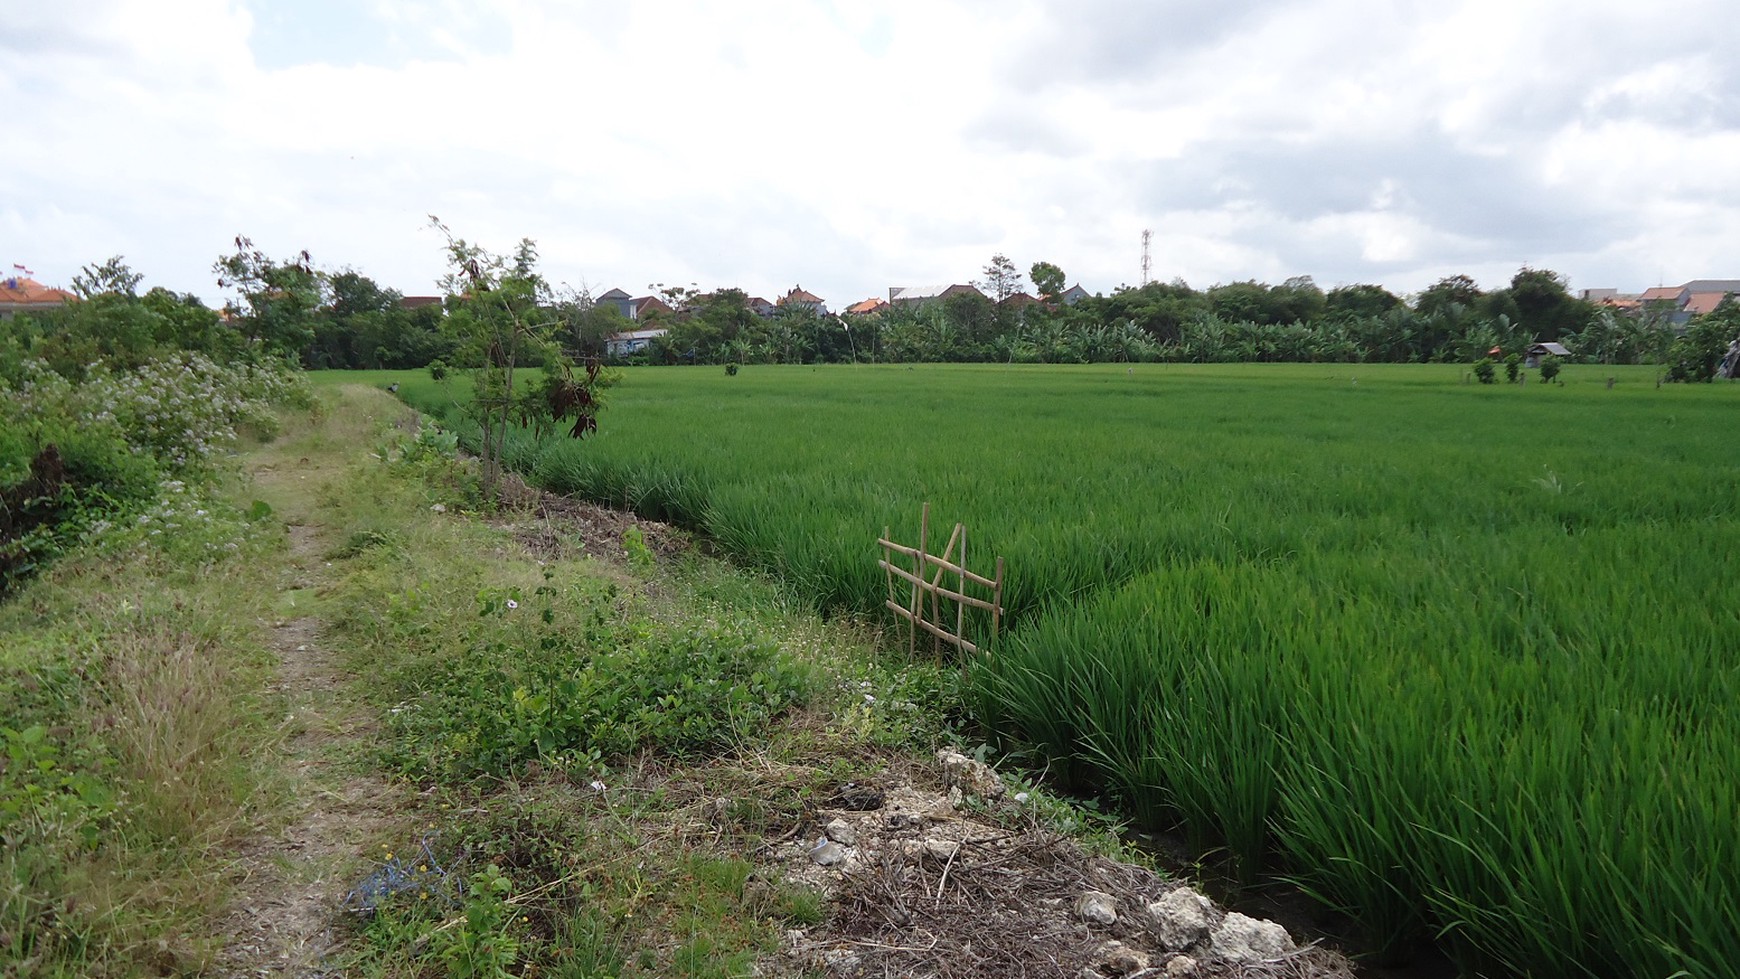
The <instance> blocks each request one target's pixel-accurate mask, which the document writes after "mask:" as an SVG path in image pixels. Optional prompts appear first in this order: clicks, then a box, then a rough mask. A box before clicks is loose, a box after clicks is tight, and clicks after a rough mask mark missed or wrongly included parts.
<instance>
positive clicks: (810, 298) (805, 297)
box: [779, 286, 822, 306]
mask: <svg viewBox="0 0 1740 979" xmlns="http://www.w3.org/2000/svg"><path fill="white" fill-rule="evenodd" d="M779 303H780V305H781V306H783V305H785V304H786V303H813V304H815V305H818V306H819V305H821V303H822V297H821V296H818V295H816V294H815V293H813V292H805V291H804V288H803V287H802V286H799V287H797V288H796V289H793V290H792V291H790V292H788V293H786V294H785V297H784V298H783V299H781V300H780V301H779Z"/></svg>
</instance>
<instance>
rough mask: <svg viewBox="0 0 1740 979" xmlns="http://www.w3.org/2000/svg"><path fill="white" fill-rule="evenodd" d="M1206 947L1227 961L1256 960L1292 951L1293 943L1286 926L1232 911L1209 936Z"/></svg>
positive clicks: (1275, 956)
mask: <svg viewBox="0 0 1740 979" xmlns="http://www.w3.org/2000/svg"><path fill="white" fill-rule="evenodd" d="M1209 948H1210V950H1211V951H1212V952H1213V953H1214V954H1215V955H1216V956H1217V957H1219V958H1222V959H1226V960H1228V961H1232V962H1260V961H1263V960H1265V959H1278V958H1280V957H1281V956H1283V955H1285V954H1287V953H1288V952H1291V951H1293V949H1294V945H1293V939H1292V938H1291V937H1290V936H1289V935H1288V934H1287V929H1285V928H1282V927H1281V926H1280V925H1277V924H1275V923H1274V922H1273V921H1259V920H1257V919H1256V918H1252V917H1249V916H1247V915H1242V914H1239V913H1238V912H1236V911H1233V912H1229V913H1228V914H1227V916H1226V918H1225V919H1224V920H1222V921H1221V923H1220V927H1218V928H1216V929H1215V930H1214V934H1213V935H1210V936H1209Z"/></svg>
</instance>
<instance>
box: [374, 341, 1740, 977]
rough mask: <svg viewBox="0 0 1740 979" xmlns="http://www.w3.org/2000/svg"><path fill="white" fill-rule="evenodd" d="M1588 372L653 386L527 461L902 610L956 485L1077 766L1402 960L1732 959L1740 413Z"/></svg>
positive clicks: (782, 374)
mask: <svg viewBox="0 0 1740 979" xmlns="http://www.w3.org/2000/svg"><path fill="white" fill-rule="evenodd" d="M1609 376H1612V377H1614V378H1615V379H1616V380H1615V383H1613V384H1611V385H1609V384H1608V383H1607V378H1608V377H1609ZM1564 380H1565V382H1566V383H1565V384H1563V385H1552V386H1548V385H1541V384H1538V383H1537V384H1532V385H1527V386H1516V385H1500V386H1496V387H1487V386H1481V385H1474V384H1468V383H1465V379H1464V378H1463V377H1461V369H1460V368H1455V367H1443V368H1440V367H1377V366H1370V365H1361V366H1349V365H1324V366H1315V365H1313V366H1290V367H1263V368H1252V367H1205V368H1184V367H1147V366H1139V367H1136V368H1134V369H1126V368H1123V367H1117V368H1104V367H1101V368H1082V369H1068V368H1042V369H1033V368H996V367H974V368H953V367H925V368H920V369H916V370H914V369H905V368H880V367H879V368H833V369H821V370H812V369H808V368H786V369H753V370H745V371H743V372H741V373H740V374H739V375H737V376H735V377H728V376H726V375H725V374H724V373H723V372H715V371H712V370H662V371H661V370H647V371H631V372H629V373H628V378H627V381H626V383H625V384H623V385H622V387H620V388H619V389H617V390H615V391H613V392H612V394H611V397H612V405H611V408H610V410H609V411H608V412H607V413H606V415H605V417H604V420H603V426H602V430H601V433H600V434H599V436H598V437H597V438H596V439H593V440H588V441H587V442H585V443H574V442H567V441H554V442H551V443H547V444H542V445H540V444H536V443H534V442H533V441H531V440H530V439H524V440H521V441H519V442H516V443H514V444H513V445H511V446H510V458H511V459H512V460H513V462H514V463H515V464H516V465H517V466H518V467H519V468H521V470H522V471H524V472H527V473H528V474H530V476H531V477H532V478H534V479H535V480H537V481H538V482H540V483H542V484H543V485H546V486H549V487H551V488H554V489H559V490H562V491H566V492H572V493H576V494H579V495H583V496H587V497H591V498H595V499H600V500H608V501H612V502H616V503H621V504H626V505H629V506H632V507H635V508H637V509H638V510H639V511H641V512H643V513H645V514H647V515H650V516H656V517H660V518H666V519H672V520H675V521H677V522H680V523H683V524H686V525H688V526H692V527H696V528H699V529H702V530H705V531H706V532H707V533H708V534H709V535H710V536H711V537H713V538H714V539H715V540H717V541H719V542H720V543H721V544H723V545H724V546H725V547H727V548H729V549H731V550H732V551H733V552H735V553H737V554H739V555H740V556H742V557H743V558H744V559H746V560H748V561H750V562H753V563H756V564H759V565H762V566H765V567H768V568H771V569H774V570H776V571H778V572H779V573H781V574H782V575H783V576H785V577H786V578H787V579H788V580H790V581H792V582H794V583H796V584H797V585H798V586H799V587H800V588H802V589H803V590H804V591H805V592H806V593H807V594H809V595H811V596H812V597H813V598H814V600H815V601H816V602H817V603H818V605H819V606H821V607H824V608H827V607H839V608H849V609H858V610H870V609H875V608H877V607H879V605H880V601H881V598H882V589H883V587H884V584H883V581H882V578H881V575H880V572H879V571H878V570H877V569H876V566H875V564H874V558H875V553H874V548H873V542H874V539H875V537H876V536H877V534H878V533H879V532H880V531H881V530H882V528H883V527H884V526H892V527H894V528H895V529H896V530H897V531H900V530H902V529H903V528H905V529H906V533H907V534H908V535H910V534H911V532H912V531H911V528H912V527H913V525H914V524H915V522H916V515H917V512H918V507H919V504H920V503H921V502H924V501H928V502H930V503H931V504H932V505H933V507H934V508H935V510H936V512H937V513H938V515H939V516H940V517H941V518H942V519H944V520H949V521H952V520H961V521H964V522H965V523H966V524H967V525H968V526H969V527H970V528H971V530H972V533H973V543H974V550H975V553H977V554H980V555H985V556H989V555H992V554H996V555H1002V556H1003V557H1004V558H1005V559H1006V560H1007V562H1008V565H1009V568H1010V573H1011V576H1012V577H1011V587H1010V593H1009V602H1010V606H1011V610H1012V624H1013V628H1012V630H1011V631H1010V632H1009V634H1007V635H1006V636H1005V637H1004V638H1003V639H1002V640H1001V642H1000V644H999V648H998V650H997V652H996V654H995V655H993V656H991V657H990V658H988V659H987V660H985V661H983V662H979V663H975V664H974V665H973V669H972V684H973V688H974V690H975V692H976V694H977V696H978V698H979V703H980V705H981V716H982V719H983V720H985V721H986V722H987V723H988V724H990V725H991V726H992V727H994V728H995V729H997V730H998V731H1000V732H1002V733H1003V734H1004V735H1006V736H1008V737H1009V738H1010V739H1011V740H1012V742H1013V743H1015V744H1021V745H1026V746H1028V747H1030V748H1032V749H1034V750H1036V751H1037V752H1039V753H1040V754H1041V755H1042V756H1043V757H1044V758H1045V759H1047V760H1048V761H1049V762H1050V764H1051V766H1052V769H1053V771H1055V772H1058V773H1060V774H1061V775H1062V776H1063V777H1064V778H1065V779H1066V780H1069V781H1072V782H1074V783H1077V784H1080V785H1083V786H1090V787H1108V788H1111V789H1113V790H1115V791H1116V792H1117V793H1118V794H1119V795H1120V797H1122V798H1123V799H1124V800H1125V802H1126V804H1127V805H1128V806H1129V807H1130V809H1131V810H1132V811H1133V812H1135V813H1137V814H1139V815H1141V816H1142V817H1144V818H1145V819H1146V820H1148V821H1150V822H1152V823H1154V824H1157V825H1169V824H1171V823H1173V822H1175V821H1177V822H1182V824H1183V826H1184V827H1185V828H1186V829H1187V830H1188V831H1189V832H1191V833H1192V834H1193V835H1195V836H1196V837H1198V839H1200V840H1201V841H1202V842H1203V843H1204V844H1209V845H1216V844H1218V845H1224V846H1225V847H1227V849H1228V850H1229V852H1230V853H1231V854H1232V856H1233V857H1234V859H1235V860H1236V861H1237V862H1238V864H1239V865H1240V866H1241V867H1243V868H1244V869H1245V870H1246V871H1247V872H1251V873H1255V872H1256V871H1257V868H1278V869H1281V870H1282V871H1284V872H1288V873H1291V874H1293V875H1296V876H1298V877H1299V878H1300V879H1301V880H1302V881H1303V882H1304V883H1305V884H1306V885H1307V886H1308V887H1309V888H1311V889H1312V890H1313V891H1314V892H1316V893H1317V894H1318V895H1319V896H1320V897H1321V898H1322V899H1323V900H1324V901H1326V902H1327V903H1330V904H1332V905H1334V906H1337V907H1340V908H1343V909H1345V910H1347V911H1349V912H1350V913H1352V914H1353V915H1354V916H1355V917H1356V918H1357V919H1359V920H1360V921H1362V922H1365V923H1367V924H1368V925H1369V926H1370V928H1371V931H1372V935H1371V938H1372V940H1373V942H1374V943H1375V944H1376V945H1378V946H1379V947H1382V948H1386V949H1390V950H1393V951H1395V952H1396V953H1398V954H1400V952H1401V951H1402V950H1404V949H1405V948H1406V947H1408V946H1409V945H1410V944H1412V943H1413V942H1415V941H1417V940H1419V939H1420V938H1422V937H1425V936H1433V935H1435V936H1437V937H1438V938H1439V940H1440V941H1441V942H1442V944H1443V945H1444V946H1445V947H1446V949H1447V950H1448V951H1449V952H1450V953H1451V954H1452V955H1453V956H1454V957H1455V958H1456V959H1457V960H1458V962H1459V963H1460V964H1461V965H1463V967H1464V968H1466V969H1467V970H1469V971H1470V972H1475V971H1485V972H1495V971H1496V972H1517V973H1531V974H1535V975H1543V976H1546V975H1565V976H1571V975H1584V974H1634V975H1667V974H1670V973H1674V972H1676V971H1680V970H1683V971H1684V973H1685V974H1688V975H1692V976H1718V975H1725V974H1727V970H1728V969H1729V968H1730V966H1729V965H1728V963H1730V962H1732V961H1735V960H1737V959H1740V947H1736V945H1735V941H1736V940H1735V937H1734V931H1733V928H1732V925H1733V923H1734V922H1735V921H1736V920H1740V864H1737V863H1736V858H1735V853H1736V851H1735V850H1734V848H1733V847H1732V845H1731V841H1732V840H1733V839H1735V838H1737V837H1740V781H1737V780H1736V779H1735V777H1734V776H1733V775H1732V772H1734V771H1737V770H1740V754H1737V751H1740V749H1737V748H1736V745H1740V723H1737V719H1736V715H1735V708H1734V705H1735V703H1736V702H1737V700H1736V694H1740V689H1736V688H1737V686H1740V677H1737V676H1736V673H1735V670H1734V668H1733V665H1732V663H1731V662H1730V660H1731V658H1732V653H1733V651H1734V650H1736V649H1740V614H1737V611H1736V610H1740V579H1737V578H1736V577H1735V576H1734V574H1733V573H1732V570H1731V564H1732V561H1731V556H1732V555H1733V554H1734V553H1735V552H1736V550H1737V548H1740V467H1737V466H1736V464H1735V455H1734V453H1733V450H1732V445H1733V437H1734V431H1733V424H1732V419H1733V417H1734V410H1735V407H1736V402H1737V400H1740V391H1736V390H1735V389H1733V388H1731V387H1725V386H1718V387H1716V388H1713V389H1711V388H1703V389H1694V388H1690V387H1668V388H1660V387H1658V386H1657V385H1655V383H1654V376H1653V374H1652V373H1651V372H1649V371H1648V370H1647V369H1632V370H1626V369H1610V368H1587V367H1585V368H1573V369H1571V370H1569V371H1567V372H1566V376H1565V378H1564ZM404 392H405V394H406V395H407V396H408V397H409V398H410V399H411V400H412V401H413V402H414V403H417V404H419V405H420V406H422V407H424V408H425V409H426V410H430V411H439V410H440V408H441V406H442V405H443V403H447V402H450V400H451V399H450V394H449V392H447V391H446V390H444V389H443V388H442V387H441V386H440V385H436V384H434V383H433V382H429V381H428V380H427V379H426V378H424V379H421V380H414V379H412V378H410V376H409V375H407V376H406V380H405V387H404Z"/></svg>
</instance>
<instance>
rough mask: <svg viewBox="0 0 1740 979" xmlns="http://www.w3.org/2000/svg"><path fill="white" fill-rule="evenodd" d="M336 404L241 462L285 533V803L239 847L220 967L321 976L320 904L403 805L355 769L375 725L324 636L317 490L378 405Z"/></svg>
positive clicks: (325, 947) (335, 941) (331, 900)
mask: <svg viewBox="0 0 1740 979" xmlns="http://www.w3.org/2000/svg"><path fill="white" fill-rule="evenodd" d="M340 398H341V401H340V404H339V405H338V407H337V410H336V411H335V412H334V413H330V414H328V415H326V416H325V417H324V418H323V419H321V420H320V422H319V423H318V425H317V426H316V427H314V428H311V429H304V430H301V431H297V432H294V433H291V434H290V435H289V436H288V437H286V438H284V439H280V440H278V441H277V442H274V443H272V444H270V445H267V446H264V447H262V448H260V449H258V450H256V451H254V452H253V453H251V454H250V456H249V459H248V464H247V469H248V472H249V475H250V477H251V481H252V485H253V492H254V494H255V495H256V496H257V497H258V498H259V499H261V500H263V501H265V502H266V503H267V504H269V505H270V506H271V507H272V508H273V510H274V512H275V513H276V514H277V515H278V516H279V517H280V518H281V519H282V520H283V521H284V522H285V524H286V526H287V530H288V535H289V548H288V550H287V551H285V552H284V553H283V554H282V555H281V566H280V567H279V568H278V569H277V575H276V576H277V579H278V585H279V591H278V600H277V613H278V615H279V616H281V618H278V619H276V620H275V621H273V622H272V623H269V627H270V637H269V644H270V649H271V652H272V655H273V656H274V658H275V659H276V664H275V675H274V678H273V680H272V682H271V686H270V691H271V693H272V694H273V695H274V698H275V699H276V700H278V701H279V702H281V703H282V705H283V707H284V711H285V713H284V717H283V722H282V728H281V729H282V732H283V740H282V742H281V743H280V745H279V746H278V749H277V751H276V752H275V753H274V757H273V763H274V764H275V765H276V766H277V768H278V769H279V771H280V773H281V775H282V777H283V778H284V779H285V781H286V783H287V788H288V792H287V793H286V798H287V800H288V803H287V805H288V809H287V811H285V812H283V813H281V814H280V815H281V819H282V822H281V824H280V825H278V826H277V827H275V828H274V829H272V830H270V831H266V832H262V833H260V834H259V835H257V836H255V837H253V838H251V839H249V840H247V841H245V842H244V843H243V844H242V846H241V847H240V852H239V859H238V870H239V881H238V883H237V885H236V893H235V900H234V902H233V904H232V910H231V912H230V914H229V915H228V916H227V918H226V920H225V922H224V924H223V933H224V935H225V939H224V941H225V946H226V947H225V950H224V952H223V953H222V955H221V956H220V968H221V971H222V972H223V973H224V974H229V975H237V976H242V975H246V976H311V975H324V974H328V965H329V963H328V959H329V957H330V956H331V955H332V954H333V953H335V952H336V951H337V950H338V947H339V945H340V941H341V938H340V936H338V935H336V934H335V932H334V928H333V908H334V907H335V906H336V905H337V904H338V903H339V902H340V901H341V900H342V898H343V896H344V894H345V892H346V891H347V890H348V889H349V888H350V886H351V885H352V884H353V883H354V881H351V880H350V879H349V876H347V874H349V872H351V871H353V870H354V868H355V867H356V866H357V865H358V863H359V860H360V858H362V857H364V856H365V855H367V854H368V853H369V851H370V850H371V849H374V848H377V847H378V846H379V844H380V841H382V840H384V839H387V838H390V837H391V836H393V835H394V833H395V830H397V829H398V828H400V825H401V824H403V823H404V822H405V821H406V819H407V818H408V812H409V809H410V808H411V806H412V803H413V800H411V799H409V798H408V796H409V792H408V791H407V789H406V788H405V787H404V786H402V785H394V784H393V783H391V782H389V781H387V780H385V779H383V778H382V777H381V776H380V775H379V774H378V773H373V772H369V771H366V770H365V769H364V768H363V767H361V766H358V765H356V764H355V763H354V756H355V754H356V752H357V750H358V748H359V745H360V744H361V742H362V739H365V738H367V737H370V736H371V735H372V733H373V731H374V728H375V726H376V725H375V723H374V721H373V718H372V716H371V714H370V712H369V711H368V710H367V709H366V708H365V707H364V706H363V705H362V704H359V703H357V702H356V701H355V699H354V694H353V692H352V689H351V680H352V679H353V678H352V677H351V676H350V675H348V673H347V672H346V670H345V668H344V666H343V664H342V659H341V657H340V656H339V655H338V654H337V652H336V650H335V649H334V648H333V640H332V639H330V638H329V637H328V635H327V633H328V629H327V626H326V622H325V618H324V615H325V609H324V602H323V595H324V594H325V593H326V592H327V591H328V590H329V589H330V588H331V586H332V583H333V577H334V576H333V573H332V564H331V562H330V561H327V560H326V555H328V554H329V553H330V552H331V551H332V549H333V548H334V546H335V544H334V540H333V538H334V535H335V533H336V531H335V530H334V528H333V527H331V526H330V525H329V522H328V519H329V518H328V516H327V511H325V510H323V508H322V507H320V506H319V505H318V497H319V495H320V493H322V492H323V491H326V490H328V489H329V488H330V487H331V486H332V485H333V484H334V481H335V480H338V479H339V478H341V477H342V475H343V472H344V470H345V469H346V468H347V467H349V466H351V465H354V464H355V463H356V461H357V460H356V459H355V458H347V455H360V451H359V448H358V447H359V446H366V445H367V444H368V442H367V439H366V437H365V436H366V435H368V434H369V432H370V429H372V428H374V427H377V426H379V425H380V424H381V421H382V420H381V419H380V417H379V414H378V412H379V411H380V410H381V408H382V407H383V406H382V405H381V404H379V403H376V404H375V405H374V407H373V408H372V409H370V408H365V407H364V406H363V405H362V404H359V403H358V398H357V397H356V396H355V395H346V394H345V393H343V392H341V393H340ZM411 420H412V421H413V422H414V417H412V418H411ZM347 450H348V452H347Z"/></svg>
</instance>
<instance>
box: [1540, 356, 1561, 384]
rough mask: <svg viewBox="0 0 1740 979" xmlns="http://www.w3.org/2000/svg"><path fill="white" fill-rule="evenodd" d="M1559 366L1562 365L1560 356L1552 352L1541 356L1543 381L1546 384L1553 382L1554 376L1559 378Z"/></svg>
mask: <svg viewBox="0 0 1740 979" xmlns="http://www.w3.org/2000/svg"><path fill="white" fill-rule="evenodd" d="M1559 366H1560V365H1559V358H1557V357H1555V356H1553V355H1552V354H1548V355H1547V356H1545V357H1542V358H1541V381H1542V382H1543V383H1546V384H1551V383H1553V380H1554V378H1557V377H1558V376H1559Z"/></svg>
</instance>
